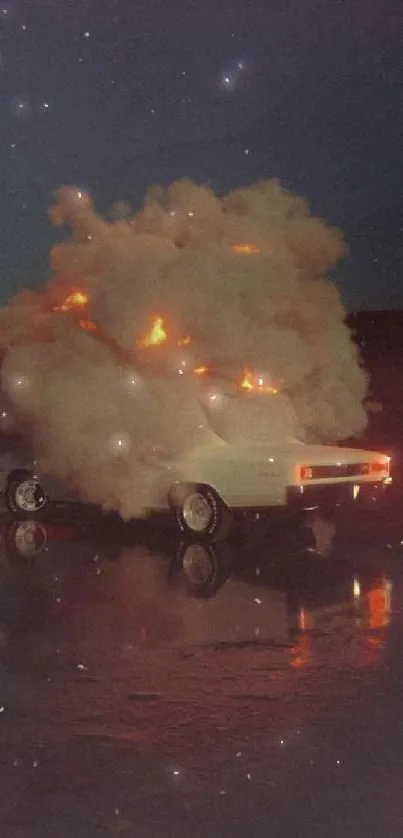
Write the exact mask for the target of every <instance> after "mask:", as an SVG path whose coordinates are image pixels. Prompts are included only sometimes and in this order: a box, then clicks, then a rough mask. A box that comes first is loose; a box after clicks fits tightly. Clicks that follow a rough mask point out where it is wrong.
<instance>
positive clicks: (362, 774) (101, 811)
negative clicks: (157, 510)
mask: <svg viewBox="0 0 403 838" xmlns="http://www.w3.org/2000/svg"><path fill="white" fill-rule="evenodd" d="M400 508H401V507H400V500H399V496H398V495H396V496H393V497H392V498H391V502H390V503H389V504H388V507H387V510H386V511H382V510H378V509H377V510H371V511H370V512H368V511H367V510H364V511H363V512H362V513H360V514H359V515H355V516H351V515H348V516H347V517H344V518H342V519H340V520H339V522H338V526H337V528H336V530H335V529H334V527H332V526H330V525H329V524H328V523H327V522H320V525H319V526H318V527H317V532H318V533H319V536H320V538H321V539H322V542H323V543H325V544H327V546H328V548H330V549H328V550H327V553H328V555H327V556H326V557H321V556H319V555H318V554H317V553H316V552H314V551H313V550H312V549H308V550H307V549H302V547H303V546H304V545H303V544H302V542H301V544H299V543H298V544H297V543H295V542H294V541H293V540H292V539H291V541H289V540H287V538H283V537H282V539H279V538H278V536H277V534H274V535H273V534H271V535H269V534H268V533H266V532H265V530H264V526H263V525H262V524H261V522H260V523H259V522H258V523H257V524H256V526H254V527H252V528H251V529H250V530H249V532H248V534H247V535H246V536H244V537H243V538H242V539H241V538H237V539H236V540H234V543H232V544H224V545H221V546H220V547H218V548H217V549H214V548H211V549H208V550H206V548H204V547H200V546H199V547H197V546H195V545H193V546H191V547H190V548H189V546H186V545H180V544H179V542H177V540H176V539H175V538H174V537H173V536H171V534H169V533H167V532H165V531H161V532H158V533H157V531H156V530H155V528H154V529H152V531H147V529H144V528H142V531H141V533H140V532H139V530H137V529H136V528H135V527H132V526H131V527H123V526H119V525H115V524H113V523H108V524H107V525H105V524H101V523H99V522H97V521H96V520H92V521H91V522H90V521H89V520H88V521H87V520H86V518H85V515H81V517H80V521H76V522H72V521H68V520H66V519H65V518H63V519H61V518H60V517H59V519H58V520H53V521H51V522H48V523H47V524H42V525H39V526H38V525H36V526H33V527H31V529H30V530H29V529H28V528H27V527H25V529H24V528H23V529H21V527H20V525H19V524H16V523H15V522H12V521H11V520H10V519H8V518H7V517H3V519H2V523H1V532H2V544H1V563H0V571H1V579H0V630H1V650H0V736H1V751H0V813H1V823H2V835H4V836H7V838H28V836H29V838H47V836H49V838H50V836H51V838H92V836H94V838H95V836H102V838H103V837H104V836H105V838H110V836H115V835H123V836H147V837H148V836H153V838H154V836H156V838H159V836H172V838H176V836H177V838H182V837H183V838H193V836H194V837H195V838H199V836H200V838H204V836H206V837H207V838H227V836H228V838H237V836H242V838H247V836H252V837H253V838H260V836H262V838H263V836H264V838H267V836H270V838H280V836H281V838H294V836H295V838H297V836H309V838H316V836H317V838H319V837H320V838H323V836H324V835H325V836H327V838H333V837H334V838H336V836H337V838H339V836H340V834H341V832H344V833H345V834H348V835H349V838H355V836H357V838H361V836H365V837H366V838H367V836H368V837H370V838H378V836H379V838H381V836H382V838H386V836H387V837H388V838H394V836H396V838H397V836H399V838H400V836H401V834H402V829H403V800H402V792H401V787H402V770H401V753H402V749H403V723H402V718H403V715H402V709H401V708H402V702H401V695H402V687H403V662H402V661H403V658H402V654H401V648H402V638H403V616H402V614H403V612H402V606H403V569H402V562H403V549H402V544H401V540H402V541H403V523H402V525H401V524H400ZM291 542H292V543H291ZM304 544H305V542H304ZM307 544H308V542H307ZM305 547H306V544H305Z"/></svg>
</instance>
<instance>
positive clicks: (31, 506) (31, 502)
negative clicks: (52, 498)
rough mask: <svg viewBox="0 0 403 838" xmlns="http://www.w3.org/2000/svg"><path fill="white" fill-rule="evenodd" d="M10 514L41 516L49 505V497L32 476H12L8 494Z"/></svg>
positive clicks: (23, 516)
mask: <svg viewBox="0 0 403 838" xmlns="http://www.w3.org/2000/svg"><path fill="white" fill-rule="evenodd" d="M6 499H7V505H8V508H9V510H10V512H12V513H13V515H17V516H18V517H21V518H25V517H32V516H36V515H39V514H40V513H41V512H43V511H44V510H45V509H46V507H47V506H48V505H49V499H48V496H47V494H46V492H45V490H44V489H43V487H42V486H41V484H40V483H39V481H38V480H37V479H36V478H35V477H33V476H32V474H29V473H28V472H27V473H20V474H11V475H10V477H9V481H8V486H7V493H6Z"/></svg>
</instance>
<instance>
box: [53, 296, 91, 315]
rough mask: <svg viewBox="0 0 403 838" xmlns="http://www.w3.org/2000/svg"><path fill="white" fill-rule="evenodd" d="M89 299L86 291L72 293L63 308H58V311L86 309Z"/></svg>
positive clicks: (62, 305)
mask: <svg viewBox="0 0 403 838" xmlns="http://www.w3.org/2000/svg"><path fill="white" fill-rule="evenodd" d="M88 300H89V297H88V294H86V293H85V291H72V292H71V293H70V294H68V296H67V297H66V299H65V300H64V302H63V303H62V304H61V306H57V310H58V311H71V309H74V308H84V307H85V306H86V305H87V303H88Z"/></svg>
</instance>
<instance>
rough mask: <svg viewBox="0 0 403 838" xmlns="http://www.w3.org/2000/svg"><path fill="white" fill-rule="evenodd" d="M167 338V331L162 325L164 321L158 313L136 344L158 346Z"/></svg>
mask: <svg viewBox="0 0 403 838" xmlns="http://www.w3.org/2000/svg"><path fill="white" fill-rule="evenodd" d="M166 339H167V333H166V330H165V326H164V321H163V319H162V317H159V316H158V315H157V316H156V317H155V318H154V320H153V323H152V325H151V329H150V330H149V332H147V334H146V335H145V336H144V337H143V338H141V339H140V340H139V341H138V343H137V345H138V346H141V347H144V348H145V347H147V346H160V344H161V343H164V342H165V341H166Z"/></svg>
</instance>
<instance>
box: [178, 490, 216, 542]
mask: <svg viewBox="0 0 403 838" xmlns="http://www.w3.org/2000/svg"><path fill="white" fill-rule="evenodd" d="M212 515H213V510H212V508H211V504H210V503H209V501H208V500H207V498H205V497H204V495H202V494H200V492H194V493H193V494H191V495H189V496H188V497H187V498H186V500H185V502H184V504H183V517H184V520H185V523H186V525H187V527H188V528H189V529H190V530H192V532H206V530H207V529H208V526H209V524H210V521H211V518H212Z"/></svg>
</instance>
